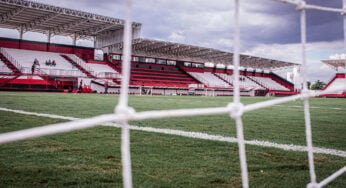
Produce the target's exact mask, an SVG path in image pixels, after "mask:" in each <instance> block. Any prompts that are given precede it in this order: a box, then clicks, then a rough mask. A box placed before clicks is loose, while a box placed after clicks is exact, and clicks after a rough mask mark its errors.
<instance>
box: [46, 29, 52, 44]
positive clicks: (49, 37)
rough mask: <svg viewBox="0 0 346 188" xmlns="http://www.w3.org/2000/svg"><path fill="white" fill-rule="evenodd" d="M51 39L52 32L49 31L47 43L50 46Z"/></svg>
mask: <svg viewBox="0 0 346 188" xmlns="http://www.w3.org/2000/svg"><path fill="white" fill-rule="evenodd" d="M51 39H52V31H51V30H49V31H48V34H47V43H48V44H50V41H51Z"/></svg>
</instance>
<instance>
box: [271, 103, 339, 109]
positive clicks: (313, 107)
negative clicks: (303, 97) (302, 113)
mask: <svg viewBox="0 0 346 188" xmlns="http://www.w3.org/2000/svg"><path fill="white" fill-rule="evenodd" d="M273 106H278V107H285V108H287V107H288V108H302V109H303V108H304V106H285V105H280V104H276V105H273ZM310 108H312V109H321V108H323V109H326V110H342V108H325V107H318V106H310Z"/></svg>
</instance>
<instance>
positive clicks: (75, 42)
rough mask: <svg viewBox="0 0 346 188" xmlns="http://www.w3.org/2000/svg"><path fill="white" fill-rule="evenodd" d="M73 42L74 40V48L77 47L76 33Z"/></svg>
mask: <svg viewBox="0 0 346 188" xmlns="http://www.w3.org/2000/svg"><path fill="white" fill-rule="evenodd" d="M72 40H73V46H77V34H76V33H75V34H73V38H72Z"/></svg>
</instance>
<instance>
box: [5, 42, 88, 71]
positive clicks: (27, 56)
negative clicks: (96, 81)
mask: <svg viewBox="0 0 346 188" xmlns="http://www.w3.org/2000/svg"><path fill="white" fill-rule="evenodd" d="M5 51H6V52H7V53H8V54H9V55H10V56H12V57H13V58H14V59H15V60H16V61H17V62H18V63H19V64H20V66H21V67H22V68H23V69H24V70H22V72H24V73H31V67H32V65H33V63H34V60H35V59H37V60H38V62H39V66H36V68H37V69H39V70H40V71H41V72H42V73H45V74H48V75H55V76H82V77H86V75H85V74H84V73H83V72H81V71H80V70H79V69H78V68H76V67H75V66H73V64H71V63H70V62H68V61H67V60H66V59H65V58H63V57H61V55H60V54H59V53H54V52H41V51H33V50H19V49H12V48H5ZM48 60H50V61H53V60H54V61H55V63H56V66H48V65H46V64H45V62H47V61H48Z"/></svg>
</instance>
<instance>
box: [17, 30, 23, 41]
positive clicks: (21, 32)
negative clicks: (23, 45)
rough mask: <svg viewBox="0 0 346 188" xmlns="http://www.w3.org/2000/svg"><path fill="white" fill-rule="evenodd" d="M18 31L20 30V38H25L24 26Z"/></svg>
mask: <svg viewBox="0 0 346 188" xmlns="http://www.w3.org/2000/svg"><path fill="white" fill-rule="evenodd" d="M18 32H19V40H23V35H24V28H23V27H20V28H19V31H18Z"/></svg>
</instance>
